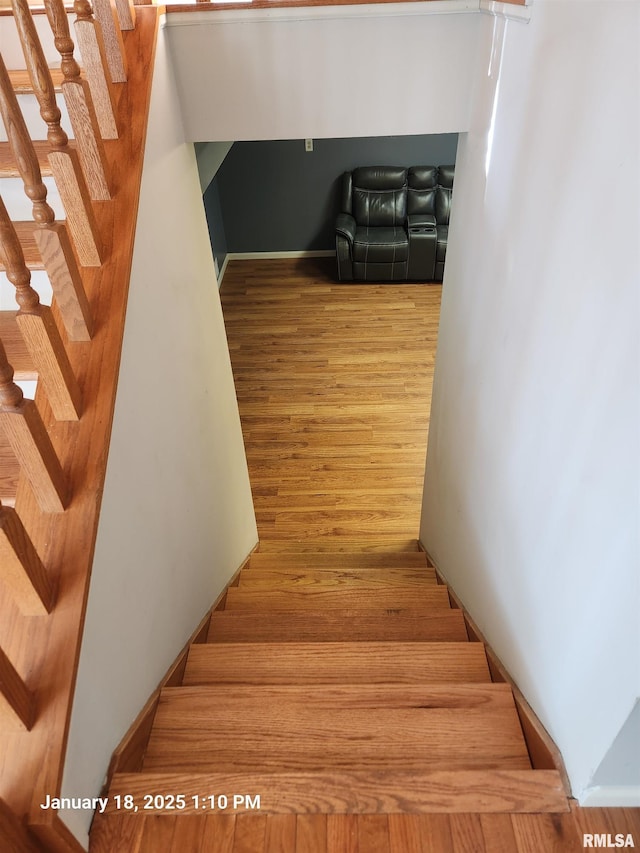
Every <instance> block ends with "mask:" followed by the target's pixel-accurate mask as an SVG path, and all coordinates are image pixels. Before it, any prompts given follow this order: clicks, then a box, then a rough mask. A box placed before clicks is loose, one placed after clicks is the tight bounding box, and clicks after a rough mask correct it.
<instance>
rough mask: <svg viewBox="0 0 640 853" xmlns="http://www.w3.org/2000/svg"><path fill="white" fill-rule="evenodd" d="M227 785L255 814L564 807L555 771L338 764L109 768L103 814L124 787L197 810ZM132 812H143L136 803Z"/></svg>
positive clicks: (137, 797) (546, 809)
mask: <svg viewBox="0 0 640 853" xmlns="http://www.w3.org/2000/svg"><path fill="white" fill-rule="evenodd" d="M227 791H233V792H236V791H237V792H243V793H245V794H250V795H251V796H255V795H256V794H258V793H259V794H260V813H261V814H287V813H289V814H305V813H320V814H407V813H413V814H420V813H427V812H441V813H445V812H449V813H455V812H458V813H465V812H481V813H484V812H514V813H527V812H534V813H535V812H567V811H569V805H568V802H567V796H566V794H565V792H564V789H563V787H562V782H561V779H560V775H559V773H558V772H557V771H556V770H481V771H478V770H431V771H418V770H414V771H410V772H407V771H403V770H394V771H388V770H371V771H348V770H340V771H332V772H328V771H321V772H319V773H308V772H304V771H298V772H296V773H293V772H289V773H283V772H274V773H260V772H256V771H253V772H252V771H247V772H237V771H232V772H225V773H205V774H203V773H150V772H143V773H116V774H115V775H114V776H113V779H112V782H111V787H110V789H109V795H110V796H109V803H108V805H107V811H106V814H115V813H116V811H117V810H116V800H115V799H114V797H115V796H118V795H119V796H120V797H124V795H126V794H130V795H131V796H133V798H134V800H135V802H136V803H140V804H142V803H143V802H144V797H145V795H148V794H150V793H152V794H158V795H160V796H164V797H165V798H166V802H167V803H169V802H170V799H169V798H170V797H171V796H175V794H176V793H177V792H180V793H181V794H183V795H184V796H185V804H186V808H185V810H184V811H183V812H181V814H190V813H195V812H196V811H197V812H198V813H202V812H201V808H202V803H203V796H206V795H207V794H208V793H220V792H227ZM193 797H197V798H198V800H193V799H192V798H193ZM196 805H197V806H198V809H196ZM157 811H158V810H156V809H154V813H156V812H157ZM167 813H169V812H167ZM171 813H172V814H174V813H175V811H173V812H171ZM137 814H144V812H142V810H141V809H139V811H138V812H137Z"/></svg>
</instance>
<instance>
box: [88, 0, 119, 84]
mask: <svg viewBox="0 0 640 853" xmlns="http://www.w3.org/2000/svg"><path fill="white" fill-rule="evenodd" d="M93 13H94V15H95V18H96V21H97V22H98V23H99V24H100V29H101V31H102V38H103V40H104V47H105V55H106V59H107V68H108V69H109V74H110V77H111V82H112V83H126V82H127V67H126V61H125V54H124V44H123V41H122V32H121V30H120V25H119V24H118V23H117V22H116V6H115V0H93Z"/></svg>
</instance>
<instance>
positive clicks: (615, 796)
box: [577, 785, 640, 809]
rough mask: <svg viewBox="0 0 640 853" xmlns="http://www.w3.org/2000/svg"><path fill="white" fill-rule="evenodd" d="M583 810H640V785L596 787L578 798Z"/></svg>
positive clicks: (583, 792)
mask: <svg viewBox="0 0 640 853" xmlns="http://www.w3.org/2000/svg"><path fill="white" fill-rule="evenodd" d="M577 799H578V802H579V803H580V806H581V807H582V808H583V809H590V808H593V809H596V808H599V809H616V808H624V809H637V808H640V785H596V786H594V787H593V788H585V789H584V791H582V792H581V793H580V795H579V796H578V798H577Z"/></svg>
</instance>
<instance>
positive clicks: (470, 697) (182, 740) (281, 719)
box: [143, 684, 531, 772]
mask: <svg viewBox="0 0 640 853" xmlns="http://www.w3.org/2000/svg"><path fill="white" fill-rule="evenodd" d="M485 767H487V768H495V769H498V768H504V769H512V770H525V769H529V768H530V767H531V764H530V761H529V756H528V752H527V747H526V744H525V742H524V737H523V734H522V729H521V727H520V722H519V718H518V714H517V711H516V708H515V703H514V700H513V695H512V692H511V688H510V687H509V686H508V685H504V684H465V685H458V684H450V685H446V686H443V685H429V686H423V685H405V684H403V685H397V684H394V685H386V684H383V685H371V684H364V685H355V686H353V685H302V686H298V685H277V686H273V685H269V686H266V685H260V686H256V685H250V686H240V685H221V686H200V687H179V688H165V689H164V690H163V691H162V692H161V695H160V701H159V704H158V709H157V711H156V716H155V720H154V725H153V730H152V732H151V737H150V739H149V744H148V747H147V752H146V755H145V758H144V762H143V769H144V770H164V771H169V770H170V771H176V770H188V769H190V770H193V771H196V772H199V771H200V772H202V771H207V770H212V769H216V770H218V771H222V770H224V769H228V770H234V769H236V770H238V769H244V770H255V769H259V768H261V769H264V770H267V769H270V770H305V769H306V770H327V769H336V770H339V769H363V770H366V769H379V770H382V769H396V770H400V769H403V770H411V769H420V770H427V769H442V770H444V769H448V770H462V769H469V770H471V769H481V768H485Z"/></svg>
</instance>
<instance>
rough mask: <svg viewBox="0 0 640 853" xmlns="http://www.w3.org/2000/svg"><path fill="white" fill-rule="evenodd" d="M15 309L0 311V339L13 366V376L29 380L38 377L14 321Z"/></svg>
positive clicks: (21, 379) (16, 378)
mask: <svg viewBox="0 0 640 853" xmlns="http://www.w3.org/2000/svg"><path fill="white" fill-rule="evenodd" d="M17 314H18V312H17V311H0V340H1V341H2V344H3V346H4V348H5V351H6V353H7V358H8V359H9V364H10V365H11V366H12V367H13V378H14V379H15V380H17V381H29V380H34V379H37V378H38V373H37V371H36V369H35V366H34V364H33V359H32V358H31V354H30V353H29V350H28V349H27V345H26V344H25V342H24V338H23V337H22V333H21V332H20V329H19V328H18V324H17V322H16V316H17Z"/></svg>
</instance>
